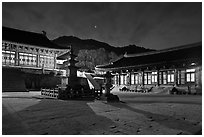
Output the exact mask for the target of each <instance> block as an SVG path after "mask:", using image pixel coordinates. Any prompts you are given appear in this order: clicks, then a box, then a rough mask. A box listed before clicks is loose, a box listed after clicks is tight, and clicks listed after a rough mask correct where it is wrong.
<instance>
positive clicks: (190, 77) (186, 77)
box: [113, 69, 195, 85]
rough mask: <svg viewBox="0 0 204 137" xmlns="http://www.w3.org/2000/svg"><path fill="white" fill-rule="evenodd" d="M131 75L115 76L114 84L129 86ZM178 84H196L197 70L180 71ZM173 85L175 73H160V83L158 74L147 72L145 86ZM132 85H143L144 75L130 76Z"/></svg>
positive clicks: (135, 74) (133, 74)
mask: <svg viewBox="0 0 204 137" xmlns="http://www.w3.org/2000/svg"><path fill="white" fill-rule="evenodd" d="M128 79H129V74H122V75H120V79H119V75H115V77H114V80H113V84H119V82H120V84H121V85H126V84H128V82H129V81H128ZM177 79H178V82H177V84H185V82H195V69H187V70H179V71H178V74H177ZM158 82H159V84H173V83H174V82H175V71H162V72H159V81H158V74H157V72H145V73H144V84H156V83H158ZM130 84H131V85H134V84H142V74H141V73H132V74H130Z"/></svg>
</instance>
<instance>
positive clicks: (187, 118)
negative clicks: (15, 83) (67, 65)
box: [2, 93, 202, 135]
mask: <svg viewBox="0 0 204 137" xmlns="http://www.w3.org/2000/svg"><path fill="white" fill-rule="evenodd" d="M115 94H118V96H119V97H120V100H121V102H120V103H107V102H106V101H99V100H95V101H76V100H75V101H74V100H66V101H64V100H56V99H49V98H43V96H40V95H39V94H37V93H20V94H19V93H2V105H3V107H2V131H3V133H2V134H3V135H8V134H10V135H12V134H15V135H21V134H31V135H45V134H49V135H89V134H91V135H103V134H107V135H117V134H118V135H137V134H139V135H182V134H184V135H187V134H201V130H202V96H197V95H182V96H181V95H141V94H136V93H115Z"/></svg>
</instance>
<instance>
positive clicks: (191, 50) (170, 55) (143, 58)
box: [96, 42, 202, 69]
mask: <svg viewBox="0 0 204 137" xmlns="http://www.w3.org/2000/svg"><path fill="white" fill-rule="evenodd" d="M180 60H192V61H193V60H199V61H201V62H202V42H199V43H194V44H189V45H186V46H179V47H175V48H171V49H166V50H160V51H155V52H149V53H145V54H140V55H138V56H136V55H134V56H128V55H127V56H124V57H123V58H121V59H120V60H118V61H116V62H113V63H111V64H109V65H101V66H97V67H96V68H98V69H116V68H131V67H141V66H148V65H151V64H161V63H165V64H168V63H172V62H179V61H180Z"/></svg>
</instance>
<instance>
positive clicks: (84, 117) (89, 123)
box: [2, 99, 113, 135]
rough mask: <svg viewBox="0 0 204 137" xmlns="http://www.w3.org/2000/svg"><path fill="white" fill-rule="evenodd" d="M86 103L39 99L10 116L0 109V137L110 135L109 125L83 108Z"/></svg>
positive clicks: (109, 123)
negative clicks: (7, 136)
mask: <svg viewBox="0 0 204 137" xmlns="http://www.w3.org/2000/svg"><path fill="white" fill-rule="evenodd" d="M88 102H90V101H74V100H72V101H63V100H51V99H49V100H48V99H43V100H41V101H40V102H39V103H38V104H36V105H33V106H30V107H27V108H25V109H23V110H21V111H19V112H16V113H15V114H12V115H11V114H9V113H8V112H7V110H6V108H5V107H4V108H3V111H4V115H3V116H2V121H3V125H2V129H3V135H9V134H10V135H11V134H14V135H17V134H18V135H21V134H32V135H45V134H50V135H57V134H58V135H78V134H95V135H102V134H111V133H109V130H108V129H109V126H111V125H112V124H113V122H112V121H111V120H110V119H108V118H105V117H103V116H98V115H96V114H95V113H94V112H93V111H92V109H91V108H90V107H89V106H88V105H87V103H88ZM13 115H15V117H13ZM16 116H17V117H18V118H16ZM14 123H17V124H14ZM15 129H18V130H15Z"/></svg>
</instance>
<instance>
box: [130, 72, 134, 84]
mask: <svg viewBox="0 0 204 137" xmlns="http://www.w3.org/2000/svg"><path fill="white" fill-rule="evenodd" d="M134 81H135V75H134V74H133V73H132V74H131V85H134V84H135V83H134Z"/></svg>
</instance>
